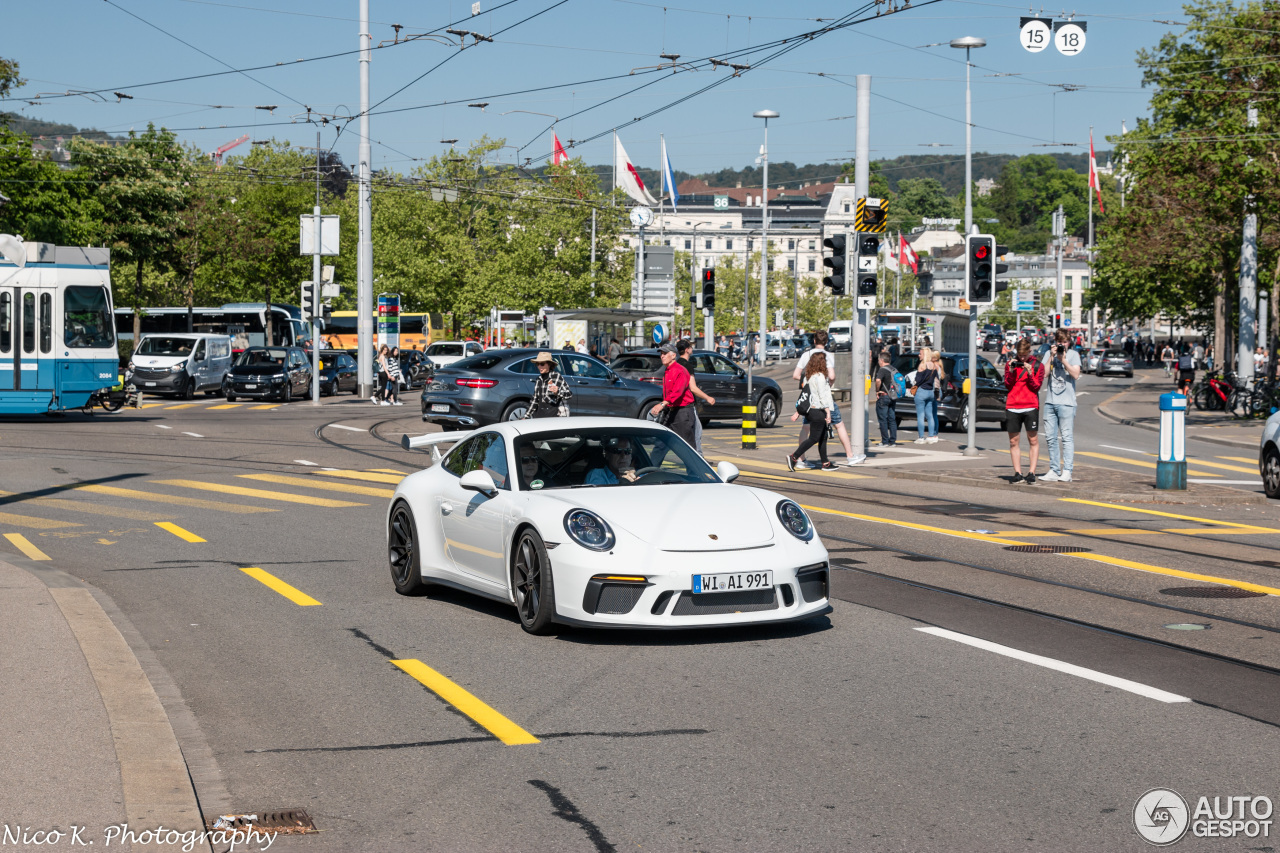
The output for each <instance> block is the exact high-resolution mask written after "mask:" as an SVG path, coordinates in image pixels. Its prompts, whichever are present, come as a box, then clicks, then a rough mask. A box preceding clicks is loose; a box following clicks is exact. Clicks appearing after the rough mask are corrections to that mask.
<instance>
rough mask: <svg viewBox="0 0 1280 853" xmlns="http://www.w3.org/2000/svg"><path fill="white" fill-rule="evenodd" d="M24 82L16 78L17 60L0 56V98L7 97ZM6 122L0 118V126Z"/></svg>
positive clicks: (24, 81)
mask: <svg viewBox="0 0 1280 853" xmlns="http://www.w3.org/2000/svg"><path fill="white" fill-rule="evenodd" d="M26 82H27V81H26V80H23V79H22V78H21V77H19V76H18V60H16V59H5V58H4V57H3V56H0V98H7V97H9V92H11V91H13V89H14V88H15V87H18V86H21V85H22V84H23V83H26ZM6 120H7V118H0V124H2V123H4V122H5V121H6Z"/></svg>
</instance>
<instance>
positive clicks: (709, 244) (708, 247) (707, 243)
mask: <svg viewBox="0 0 1280 853" xmlns="http://www.w3.org/2000/svg"><path fill="white" fill-rule="evenodd" d="M703 248H704V249H710V248H711V241H710V240H707V241H706V244H705V245H704V246H703Z"/></svg>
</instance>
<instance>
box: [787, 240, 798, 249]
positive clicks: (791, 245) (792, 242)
mask: <svg viewBox="0 0 1280 853" xmlns="http://www.w3.org/2000/svg"><path fill="white" fill-rule="evenodd" d="M795 250H796V241H795V240H788V241H787V251H788V252H794V251H795Z"/></svg>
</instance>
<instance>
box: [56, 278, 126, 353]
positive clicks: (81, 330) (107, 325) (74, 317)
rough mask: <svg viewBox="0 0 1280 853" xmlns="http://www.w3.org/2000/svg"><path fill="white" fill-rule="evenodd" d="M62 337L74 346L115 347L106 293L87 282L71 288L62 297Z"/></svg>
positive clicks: (68, 344) (76, 347)
mask: <svg viewBox="0 0 1280 853" xmlns="http://www.w3.org/2000/svg"><path fill="white" fill-rule="evenodd" d="M62 314H63V339H64V341H65V343H66V345H67V346H68V347H71V348H73V349H88V348H97V347H111V346H115V336H114V335H113V334H112V332H113V329H112V326H113V323H112V321H111V310H110V308H109V307H108V305H107V292H106V291H105V290H104V289H102V288H101V287H90V286H88V285H81V286H76V285H72V286H70V287H68V288H67V289H66V291H65V294H64V296H63V303H62Z"/></svg>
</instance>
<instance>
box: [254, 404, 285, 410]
mask: <svg viewBox="0 0 1280 853" xmlns="http://www.w3.org/2000/svg"><path fill="white" fill-rule="evenodd" d="M281 405H282V404H280V403H263V404H262V405H259V406H250V407H249V408H250V409H255V410H256V409H278V408H280V406H281Z"/></svg>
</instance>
